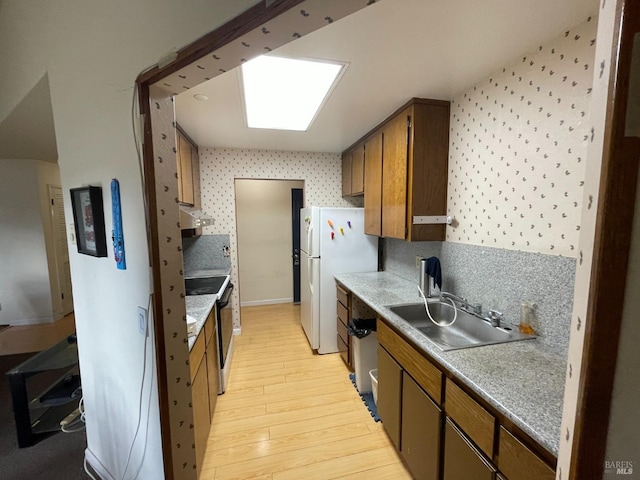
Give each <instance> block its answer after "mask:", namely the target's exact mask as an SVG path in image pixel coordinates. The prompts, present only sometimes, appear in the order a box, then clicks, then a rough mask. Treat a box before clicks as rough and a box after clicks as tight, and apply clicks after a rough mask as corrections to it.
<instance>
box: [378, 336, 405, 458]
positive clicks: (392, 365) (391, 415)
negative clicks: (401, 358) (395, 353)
mask: <svg viewBox="0 0 640 480" xmlns="http://www.w3.org/2000/svg"><path fill="white" fill-rule="evenodd" d="M401 397H402V368H401V367H400V365H398V363H397V362H396V361H395V360H394V359H393V358H392V357H391V355H389V354H388V353H387V351H386V350H385V349H384V348H382V347H381V346H380V345H378V404H377V407H378V415H379V416H380V420H382V425H383V427H384V429H385V431H386V432H387V435H389V438H390V439H391V443H393V444H394V445H395V447H396V449H397V450H400V446H401V445H400V426H401V421H402V418H401V413H402V398H401Z"/></svg>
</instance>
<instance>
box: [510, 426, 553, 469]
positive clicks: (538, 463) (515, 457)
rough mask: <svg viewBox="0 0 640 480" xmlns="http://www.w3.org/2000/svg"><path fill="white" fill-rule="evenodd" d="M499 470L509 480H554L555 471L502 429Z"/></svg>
mask: <svg viewBox="0 0 640 480" xmlns="http://www.w3.org/2000/svg"><path fill="white" fill-rule="evenodd" d="M498 448H499V450H498V468H499V469H500V471H501V472H502V473H504V475H506V477H507V478H508V479H509V480H553V479H554V478H555V472H554V470H553V469H552V468H551V467H549V466H548V465H547V464H546V463H544V462H543V461H542V460H541V459H540V458H539V457H538V456H537V455H536V454H534V453H533V452H532V451H531V450H529V449H528V448H527V447H526V446H524V445H523V444H522V443H521V442H520V441H519V440H518V439H517V438H515V437H514V436H513V435H512V434H511V433H509V432H508V431H507V430H505V428H504V427H502V426H501V427H500V434H499V447H498Z"/></svg>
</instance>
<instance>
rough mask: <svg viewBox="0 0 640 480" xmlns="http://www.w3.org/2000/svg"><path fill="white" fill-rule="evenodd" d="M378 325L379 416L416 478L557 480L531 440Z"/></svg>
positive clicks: (385, 326) (383, 325)
mask: <svg viewBox="0 0 640 480" xmlns="http://www.w3.org/2000/svg"><path fill="white" fill-rule="evenodd" d="M356 300H357V298H356V297H355V296H353V298H352V301H354V302H355V301H356ZM377 325H378V342H379V345H378V414H379V416H380V419H381V420H382V424H383V427H384V429H385V431H386V432H387V435H388V436H389V439H390V440H391V443H393V445H394V446H395V447H396V449H397V450H398V452H400V455H401V456H402V458H403V460H404V461H405V463H406V465H407V467H408V469H409V471H410V472H411V474H412V475H413V477H414V478H415V479H417V480H422V479H425V480H426V479H428V480H439V479H442V480H553V479H554V478H555V471H554V469H553V468H551V467H550V466H549V462H551V460H549V459H548V455H546V454H545V452H544V450H543V449H542V447H540V446H539V445H537V444H536V443H535V442H533V443H532V440H531V439H529V442H528V444H529V447H531V448H529V447H527V446H526V445H525V443H523V441H521V440H520V439H519V438H518V437H517V436H516V434H514V433H512V432H510V431H509V430H508V429H507V428H508V427H505V426H504V425H500V421H501V417H500V415H499V414H498V413H496V412H495V411H489V410H488V409H487V408H489V407H488V406H487V404H486V401H485V400H484V399H482V398H481V397H479V396H476V395H474V394H473V392H471V391H468V392H467V391H465V390H463V389H462V388H461V387H460V386H459V385H458V380H457V378H456V377H455V375H452V374H450V373H449V374H447V378H446V380H445V381H443V372H442V371H441V370H440V369H439V368H438V367H437V366H436V365H435V364H434V363H432V361H431V360H430V359H429V358H428V356H427V355H426V354H424V353H423V352H421V351H420V350H419V349H418V348H416V347H415V346H414V345H413V344H411V343H410V342H409V341H407V340H406V339H405V338H404V337H403V336H401V335H400V334H399V333H398V332H397V331H396V330H394V329H393V328H392V327H391V326H390V325H389V324H388V323H386V321H385V320H384V319H382V318H379V319H378V323H377ZM483 405H484V406H483ZM485 407H487V408H485ZM445 418H446V421H445V420H444V419H445ZM498 427H499V428H498ZM496 437H497V438H496ZM496 447H497V448H496ZM535 452H539V453H538V454H536V453H535ZM539 455H541V456H539ZM543 458H545V459H547V460H543Z"/></svg>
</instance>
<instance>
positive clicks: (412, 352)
mask: <svg viewBox="0 0 640 480" xmlns="http://www.w3.org/2000/svg"><path fill="white" fill-rule="evenodd" d="M378 343H380V344H381V345H383V346H384V347H385V348H386V349H387V351H388V352H389V353H390V354H391V355H393V357H394V358H395V359H396V360H397V361H398V363H400V365H402V367H403V368H404V369H405V370H406V371H407V373H408V374H409V375H411V376H412V377H413V378H414V380H415V381H416V382H417V383H418V385H420V386H421V387H422V388H423V390H424V391H425V392H427V393H428V394H429V395H430V396H431V398H432V399H433V400H434V401H435V402H436V404H438V405H440V403H441V399H442V372H440V370H438V369H437V368H436V367H435V366H434V365H433V364H432V363H431V362H430V361H429V360H427V359H426V358H425V357H423V356H422V354H421V353H420V352H418V351H417V350H416V349H415V348H413V347H412V346H411V345H409V344H408V343H407V342H406V341H405V340H403V339H402V338H401V337H400V336H399V335H398V334H397V333H395V332H394V331H393V330H391V327H389V326H388V325H387V324H386V323H384V320H382V319H378Z"/></svg>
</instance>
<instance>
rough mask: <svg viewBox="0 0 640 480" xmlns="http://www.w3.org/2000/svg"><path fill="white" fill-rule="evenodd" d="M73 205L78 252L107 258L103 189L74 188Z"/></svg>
mask: <svg viewBox="0 0 640 480" xmlns="http://www.w3.org/2000/svg"><path fill="white" fill-rule="evenodd" d="M71 205H72V206H73V222H74V225H75V228H76V240H77V242H76V243H77V244H78V252H79V253H84V254H85V255H91V256H93V257H106V256H107V239H106V236H105V229H104V208H103V206H102V187H82V188H72V189H71Z"/></svg>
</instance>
